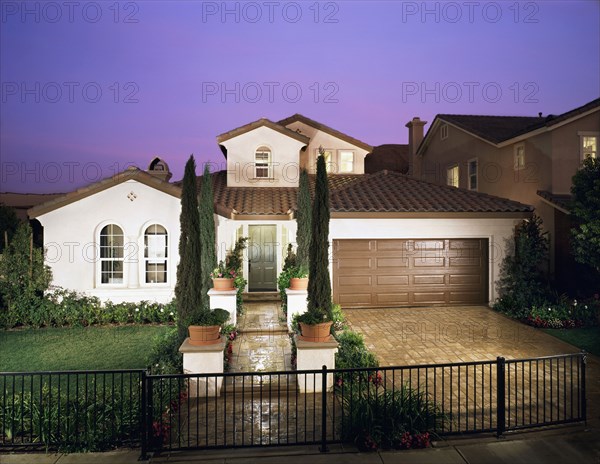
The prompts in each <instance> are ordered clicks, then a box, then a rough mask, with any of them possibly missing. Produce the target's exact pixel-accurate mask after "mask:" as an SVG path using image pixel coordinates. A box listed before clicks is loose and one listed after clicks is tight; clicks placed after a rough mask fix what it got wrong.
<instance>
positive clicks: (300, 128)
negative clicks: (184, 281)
mask: <svg viewBox="0 0 600 464" xmlns="http://www.w3.org/2000/svg"><path fill="white" fill-rule="evenodd" d="M217 141H218V144H219V145H220V147H221V149H222V151H223V154H224V155H225V157H226V159H227V170H224V171H219V172H215V173H213V174H212V180H213V188H214V208H215V222H216V229H217V230H216V233H217V234H216V237H217V247H218V250H217V251H218V256H219V258H220V259H223V258H224V257H225V255H226V252H227V250H229V249H231V248H232V247H233V246H234V244H235V241H236V239H237V238H239V237H249V238H250V241H249V247H248V250H247V254H246V256H245V257H244V275H245V276H246V278H247V280H248V288H247V291H250V292H253V291H274V290H276V286H277V276H278V274H279V273H280V271H281V267H282V264H283V258H284V255H285V252H286V249H287V245H288V243H291V242H294V241H295V237H296V229H297V227H296V221H295V209H296V198H297V192H298V173H299V167H306V168H307V169H308V170H309V173H310V175H309V178H310V182H311V185H313V186H314V178H315V176H314V174H313V173H314V165H315V160H316V158H317V155H318V152H319V147H320V146H322V147H323V148H324V149H325V150H326V152H327V153H328V155H327V156H328V159H329V176H328V178H329V185H330V206H331V222H330V236H329V240H330V242H331V245H332V246H331V249H332V261H331V275H332V284H333V297H334V300H335V301H336V302H339V303H341V304H342V305H343V306H344V307H385V306H388V307H389V306H398V305H431V304H486V303H489V302H490V301H493V300H495V299H496V297H497V293H496V288H495V285H494V282H495V281H496V280H497V279H498V273H499V264H500V260H499V259H496V258H497V257H499V256H500V255H501V254H502V251H503V248H504V242H505V240H506V239H507V238H509V237H510V236H511V235H512V233H513V229H514V226H515V224H517V222H518V221H520V220H522V219H523V218H527V217H530V215H531V207H529V206H527V205H524V204H521V203H517V202H514V201H510V200H506V199H503V198H496V197H493V196H490V195H485V194H482V193H478V192H470V191H466V190H458V189H454V188H450V187H447V186H440V185H435V184H433V183H429V182H425V181H421V180H417V179H414V178H411V177H409V176H407V175H403V174H401V173H399V172H392V171H387V170H384V171H379V172H376V173H374V174H364V170H365V156H366V155H367V153H370V152H372V151H373V147H372V146H370V145H368V144H365V143H364V142H361V141H359V140H357V139H355V138H353V137H350V136H348V135H345V134H343V133H341V132H339V131H336V130H334V129H332V128H330V127H327V126H325V125H323V124H321V123H318V122H316V121H313V120H311V119H308V118H306V117H304V116H301V115H295V116H292V117H291V118H287V119H284V120H283V121H279V122H272V121H269V120H267V119H260V120H258V121H255V122H253V123H250V124H247V125H244V126H242V127H239V128H237V129H233V130H231V131H229V132H226V133H224V134H222V135H220V136H218V137H217ZM157 166H162V167H163V168H164V170H162V171H160V170H158V169H157ZM165 171H166V172H167V173H168V168H167V167H166V164H165V163H164V161H162V160H160V159H155V160H153V161H152V163H151V165H150V167H149V169H148V170H147V171H141V170H139V169H136V168H130V169H128V170H126V171H125V172H124V173H122V174H118V175H116V176H114V177H112V178H110V179H106V180H104V181H101V182H98V183H96V184H93V185H90V186H89V187H87V188H85V189H80V190H78V191H76V192H73V193H70V194H67V195H65V196H64V197H61V198H58V199H55V200H53V201H51V202H48V203H45V204H43V205H39V206H37V207H34V208H32V209H31V210H30V211H29V214H30V217H32V218H37V219H38V220H39V221H40V222H41V223H42V225H43V226H44V229H45V237H46V242H45V245H46V247H47V249H48V253H47V261H48V263H49V264H50V266H52V268H53V271H54V280H55V282H54V283H55V284H57V285H61V286H64V287H67V288H71V289H74V290H78V291H83V292H86V293H89V294H93V295H97V296H99V297H101V298H102V299H105V300H106V299H111V300H113V301H123V300H130V301H135V300H136V299H137V300H141V299H149V300H157V301H167V300H168V299H170V298H172V297H173V291H174V288H175V276H176V274H175V270H176V266H177V263H178V256H177V244H178V239H179V211H180V201H179V197H180V194H181V192H180V183H169V182H168V176H165V175H164V172H165ZM198 182H199V183H201V182H202V179H201V177H199V178H198ZM74 244H76V245H74ZM55 249H56V250H59V251H61V253H59V254H57V253H56V252H53V250H55ZM71 251H73V252H72V253H71ZM67 252H68V253H67Z"/></svg>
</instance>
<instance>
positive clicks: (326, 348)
mask: <svg viewBox="0 0 600 464" xmlns="http://www.w3.org/2000/svg"><path fill="white" fill-rule="evenodd" d="M295 341H296V350H297V351H296V368H297V369H298V370H299V371H304V370H321V369H322V368H323V366H327V369H335V354H336V353H337V351H338V342H337V341H336V340H335V339H334V338H332V340H331V341H328V342H305V341H303V340H300V338H299V337H298V336H296V337H295ZM296 378H297V382H298V388H299V390H300V393H312V392H322V391H323V374H298V375H297V376H296ZM326 386H327V391H329V390H331V389H332V388H333V374H327V382H326Z"/></svg>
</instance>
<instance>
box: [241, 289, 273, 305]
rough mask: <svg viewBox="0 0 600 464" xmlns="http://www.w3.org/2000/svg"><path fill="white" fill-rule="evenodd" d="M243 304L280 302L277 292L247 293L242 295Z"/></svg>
mask: <svg viewBox="0 0 600 464" xmlns="http://www.w3.org/2000/svg"><path fill="white" fill-rule="evenodd" d="M243 298H244V303H263V302H264V303H267V302H268V303H273V302H278V303H280V302H281V297H280V296H279V292H277V291H273V292H247V293H244V295H243Z"/></svg>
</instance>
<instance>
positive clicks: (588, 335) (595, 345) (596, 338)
mask: <svg viewBox="0 0 600 464" xmlns="http://www.w3.org/2000/svg"><path fill="white" fill-rule="evenodd" d="M544 331H545V332H546V333H549V334H550V335H552V336H554V337H556V338H560V339H561V340H564V341H565V342H567V343H570V344H571V345H575V346H576V347H578V348H581V349H582V350H585V351H587V352H588V353H592V354H595V355H598V356H600V327H583V328H581V329H544Z"/></svg>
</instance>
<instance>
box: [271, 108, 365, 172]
mask: <svg viewBox="0 0 600 464" xmlns="http://www.w3.org/2000/svg"><path fill="white" fill-rule="evenodd" d="M278 124H280V125H282V126H285V127H286V128H288V129H291V130H293V131H294V132H296V133H299V134H303V135H306V136H308V137H309V138H310V143H309V145H308V147H307V149H306V150H305V151H304V152H303V153H302V154H301V160H300V164H301V166H302V167H303V168H306V169H308V172H310V173H313V174H314V173H315V172H316V161H317V157H318V156H319V148H320V147H322V148H323V150H324V151H325V161H326V163H327V164H326V166H327V171H328V172H329V174H364V173H365V156H366V155H367V154H368V153H370V152H372V151H373V146H371V145H369V144H367V143H364V142H362V141H360V140H358V139H355V138H354V137H351V136H349V135H347V134H344V133H343V132H340V131H338V130H336V129H333V128H331V127H329V126H326V125H325V124H321V123H320V122H317V121H314V120H313V119H310V118H307V117H306V116H303V115H301V114H295V115H293V116H290V117H289V118H286V119H282V120H281V121H279V122H278Z"/></svg>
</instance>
